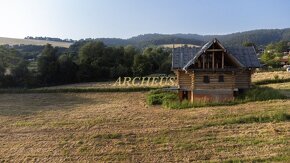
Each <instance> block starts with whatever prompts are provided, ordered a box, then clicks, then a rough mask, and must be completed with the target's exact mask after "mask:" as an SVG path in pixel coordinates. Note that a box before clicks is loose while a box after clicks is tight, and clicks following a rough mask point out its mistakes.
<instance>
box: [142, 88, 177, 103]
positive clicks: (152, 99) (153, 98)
mask: <svg viewBox="0 0 290 163" xmlns="http://www.w3.org/2000/svg"><path fill="white" fill-rule="evenodd" d="M175 100H178V97H177V94H176V93H174V92H168V91H164V90H160V89H157V90H152V91H150V92H149V94H148V95H147V103H148V104H149V105H161V104H163V103H166V102H169V101H175Z"/></svg>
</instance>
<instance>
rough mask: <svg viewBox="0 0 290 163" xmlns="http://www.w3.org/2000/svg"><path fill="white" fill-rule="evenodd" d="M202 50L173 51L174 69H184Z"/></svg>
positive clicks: (185, 48) (181, 49)
mask: <svg viewBox="0 0 290 163" xmlns="http://www.w3.org/2000/svg"><path fill="white" fill-rule="evenodd" d="M199 50H200V48H196V47H193V48H191V47H180V48H174V49H173V50H172V68H173V69H182V68H183V67H184V66H185V65H186V64H187V63H188V62H189V61H190V60H191V59H192V58H194V56H195V55H196V54H197V52H198V51H199Z"/></svg>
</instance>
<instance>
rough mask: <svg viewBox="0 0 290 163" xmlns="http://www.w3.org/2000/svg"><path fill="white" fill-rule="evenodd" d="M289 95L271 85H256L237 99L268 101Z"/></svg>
mask: <svg viewBox="0 0 290 163" xmlns="http://www.w3.org/2000/svg"><path fill="white" fill-rule="evenodd" d="M286 98H287V96H285V95H283V94H282V93H281V92H279V91H278V90H276V89H273V88H270V87H254V88H252V89H250V90H248V91H246V92H245V93H244V94H241V95H240V96H239V97H238V98H237V100H240V101H246V102H247V101H267V100H275V99H286Z"/></svg>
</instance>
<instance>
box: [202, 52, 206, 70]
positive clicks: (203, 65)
mask: <svg viewBox="0 0 290 163" xmlns="http://www.w3.org/2000/svg"><path fill="white" fill-rule="evenodd" d="M204 67H205V63H204V54H202V69H204Z"/></svg>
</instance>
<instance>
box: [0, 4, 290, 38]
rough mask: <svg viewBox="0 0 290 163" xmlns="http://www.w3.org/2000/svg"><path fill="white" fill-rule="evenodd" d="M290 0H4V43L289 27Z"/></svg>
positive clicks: (0, 27) (0, 29) (0, 11)
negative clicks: (6, 39) (9, 39)
mask: <svg viewBox="0 0 290 163" xmlns="http://www.w3.org/2000/svg"><path fill="white" fill-rule="evenodd" d="M289 7H290V1H289V0H0V21H1V23H0V37H12V38H24V37H25V36H34V37H35V36H47V37H58V38H63V39H64V38H71V39H82V38H103V37H110V38H130V37H132V36H136V35H140V34H147V33H162V34H173V33H193V34H202V35H204V34H228V33H233V32H242V31H248V30H254V29H273V28H275V29H276V28H279V29H280V28H289V27H290V8H289Z"/></svg>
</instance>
